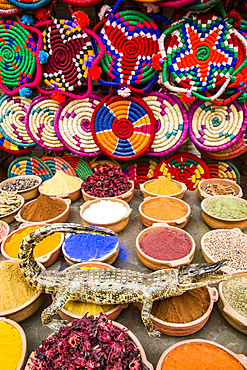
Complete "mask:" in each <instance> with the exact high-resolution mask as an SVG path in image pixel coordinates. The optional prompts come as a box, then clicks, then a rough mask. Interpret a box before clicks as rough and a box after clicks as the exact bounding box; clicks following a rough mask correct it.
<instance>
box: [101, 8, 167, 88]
mask: <svg viewBox="0 0 247 370" xmlns="http://www.w3.org/2000/svg"><path fill="white" fill-rule="evenodd" d="M99 37H100V38H101V40H102V42H103V44H104V45H105V48H106V52H105V53H104V55H103V58H102V60H101V66H102V68H103V70H104V71H105V72H106V73H107V74H108V76H109V77H111V78H112V80H113V81H114V82H115V85H120V86H121V85H129V86H131V85H137V84H142V83H146V82H148V81H150V80H152V79H153V78H154V77H155V76H157V71H156V70H155V69H154V68H153V67H152V58H153V55H154V54H157V53H158V51H159V49H158V39H159V37H160V31H159V29H158V27H157V26H156V24H155V22H154V21H152V20H151V18H149V17H147V16H146V15H145V14H143V13H140V12H137V11H134V10H133V11H130V10H126V11H123V12H120V13H116V14H112V13H111V14H110V15H109V18H108V19H107V21H106V22H105V24H104V26H103V28H102V30H101V32H100V34H99ZM109 84H110V83H109Z"/></svg>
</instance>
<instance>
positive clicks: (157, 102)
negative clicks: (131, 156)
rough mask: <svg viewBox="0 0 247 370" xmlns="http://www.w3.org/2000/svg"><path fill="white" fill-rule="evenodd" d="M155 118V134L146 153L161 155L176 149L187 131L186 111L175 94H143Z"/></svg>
mask: <svg viewBox="0 0 247 370" xmlns="http://www.w3.org/2000/svg"><path fill="white" fill-rule="evenodd" d="M143 100H144V101H145V102H146V103H147V104H148V106H149V108H150V109H151V110H152V112H153V114H154V117H155V119H156V134H155V138H154V141H153V144H152V145H151V148H150V149H149V150H148V151H147V153H146V154H147V155H152V156H162V155H166V154H168V153H171V152H172V151H174V150H175V149H177V148H178V147H179V146H180V145H181V144H182V143H183V142H184V140H185V138H186V134H187V132H188V116H187V112H186V110H185V108H184V106H183V104H182V102H181V101H180V100H179V98H178V97H176V96H175V95H171V94H167V93H164V92H156V91H155V92H151V93H148V94H147V95H145V96H143Z"/></svg>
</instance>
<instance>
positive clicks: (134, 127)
mask: <svg viewBox="0 0 247 370" xmlns="http://www.w3.org/2000/svg"><path fill="white" fill-rule="evenodd" d="M91 129H92V134H93V137H94V140H95V142H96V144H97V145H98V147H99V148H100V149H101V150H102V152H104V153H105V154H106V155H108V156H110V157H113V158H116V159H119V160H128V159H132V158H136V157H139V156H141V155H142V154H144V153H145V152H146V151H147V150H148V149H149V148H150V146H151V145H152V142H153V140H154V135H155V131H156V122H155V118H154V115H153V113H152V111H151V109H150V108H149V107H148V105H147V104H146V103H145V102H144V101H143V100H142V99H140V98H136V97H128V98H120V97H118V96H115V97H112V98H110V99H108V97H106V98H104V99H103V100H102V101H101V103H100V104H99V105H98V106H97V108H96V109H95V111H94V114H93V117H92V121H91Z"/></svg>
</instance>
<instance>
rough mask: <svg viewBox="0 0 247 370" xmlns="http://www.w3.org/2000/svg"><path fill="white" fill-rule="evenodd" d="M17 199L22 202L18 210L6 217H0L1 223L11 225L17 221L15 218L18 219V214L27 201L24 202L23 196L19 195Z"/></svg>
mask: <svg viewBox="0 0 247 370" xmlns="http://www.w3.org/2000/svg"><path fill="white" fill-rule="evenodd" d="M17 197H18V199H20V201H21V204H20V206H19V207H18V208H16V209H15V210H14V211H13V212H10V213H8V214H7V215H5V216H0V221H4V222H6V223H7V224H11V223H12V222H14V221H15V217H16V215H17V213H19V212H20V210H21V208H22V207H23V205H24V203H25V200H24V198H23V196H21V195H20V194H17Z"/></svg>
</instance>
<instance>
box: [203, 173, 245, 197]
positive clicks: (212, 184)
mask: <svg viewBox="0 0 247 370" xmlns="http://www.w3.org/2000/svg"><path fill="white" fill-rule="evenodd" d="M198 194H199V198H200V199H201V200H203V199H205V198H208V197H214V196H215V195H228V196H233V197H239V198H241V197H242V196H243V191H242V188H241V186H239V185H238V184H236V183H235V182H234V181H232V180H227V179H219V178H213V179H205V180H201V181H200V182H199V184H198Z"/></svg>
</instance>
